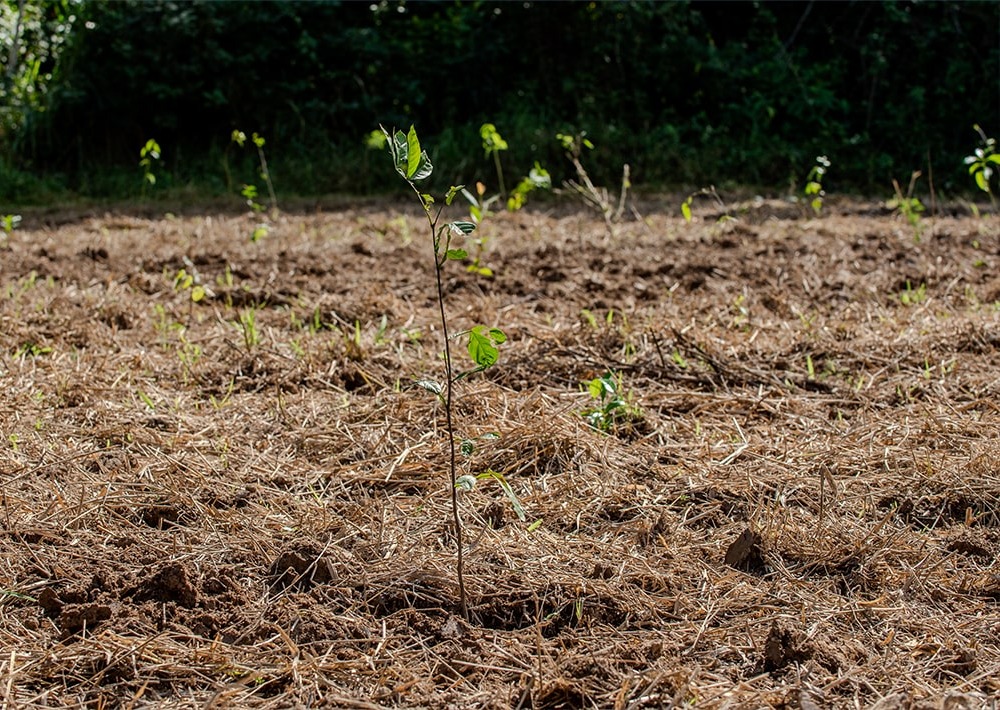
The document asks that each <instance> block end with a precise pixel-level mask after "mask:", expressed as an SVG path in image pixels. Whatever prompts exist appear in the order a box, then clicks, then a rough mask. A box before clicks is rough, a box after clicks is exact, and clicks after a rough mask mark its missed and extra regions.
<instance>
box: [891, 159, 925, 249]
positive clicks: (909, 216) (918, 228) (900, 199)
mask: <svg viewBox="0 0 1000 710" xmlns="http://www.w3.org/2000/svg"><path fill="white" fill-rule="evenodd" d="M920 175H921V172H920V171H919V170H914V171H913V173H912V174H911V175H910V185H909V187H907V189H906V194H905V195H904V194H903V190H902V189H901V188H900V187H899V182H897V181H896V180H895V179H893V181H892V189H893V190H894V191H895V193H896V196H895V197H894V198H893V199H891V200H889V201H888V202H887V203H886V207H888V208H889V209H891V210H895V211H896V213H897V214H900V215H902V216H903V217H905V218H906V221H907V222H909V224H910V228H911V229H912V230H913V241H915V242H918V243H919V242H920V238H921V236H923V232H924V228H923V225H922V224H921V223H920V214H921V213H922V212H923V211H924V203H923V202H921V201H920V200H919V199H918V198H916V197H914V196H913V188H914V186H915V185H916V184H917V178H919V177H920Z"/></svg>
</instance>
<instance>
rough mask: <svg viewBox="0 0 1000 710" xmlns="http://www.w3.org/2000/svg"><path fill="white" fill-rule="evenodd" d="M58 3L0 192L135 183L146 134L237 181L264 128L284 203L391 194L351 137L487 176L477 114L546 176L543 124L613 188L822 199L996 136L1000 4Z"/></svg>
mask: <svg viewBox="0 0 1000 710" xmlns="http://www.w3.org/2000/svg"><path fill="white" fill-rule="evenodd" d="M3 2H6V4H7V6H8V7H7V13H8V15H9V14H10V12H11V8H13V11H14V12H16V10H17V7H18V5H17V2H16V0H3ZM52 6H53V7H56V6H57V4H56V3H52ZM58 7H59V8H62V9H61V10H60V12H62V13H63V14H64V15H65V14H66V13H67V12H68V10H67V8H69V9H72V10H73V11H74V12H75V14H76V15H79V17H76V18H75V19H76V22H75V23H72V25H71V27H72V31H71V32H70V33H69V36H68V41H67V43H66V46H65V51H64V52H63V54H62V56H61V58H60V59H59V62H58V67H57V68H54V74H53V76H52V78H51V83H50V84H49V85H48V88H49V90H48V91H47V93H46V94H45V97H46V99H47V101H45V102H44V103H42V102H35V103H30V102H29V103H25V105H24V107H25V110H26V111H27V112H28V114H30V115H29V116H28V119H27V120H25V121H23V122H22V124H21V125H20V126H18V127H17V129H16V130H10V131H8V132H7V133H6V134H5V135H3V136H2V139H0V140H2V142H3V146H2V147H3V156H4V157H3V170H2V174H0V191H2V192H0V194H6V195H7V197H9V198H13V199H17V198H19V197H22V196H23V195H20V194H19V192H20V191H21V188H22V187H23V186H24V183H23V182H22V183H18V182H17V181H16V180H15V179H14V177H15V176H16V175H18V174H22V175H23V173H30V174H34V175H37V176H45V177H46V178H48V179H50V180H55V181H57V182H59V183H60V184H63V185H65V186H67V187H69V188H70V189H73V190H77V191H81V192H84V193H86V194H118V195H122V194H123V193H124V194H129V193H131V194H138V192H139V190H141V189H142V171H141V170H140V169H139V167H138V160H139V155H138V154H139V149H140V148H141V147H142V146H143V145H145V144H146V141H147V140H149V139H151V138H152V139H155V140H156V141H157V142H158V143H159V145H160V146H162V149H163V150H162V159H161V161H160V164H159V165H158V166H157V168H158V177H159V178H160V181H159V182H158V184H157V190H159V189H163V186H166V187H170V186H178V185H185V184H195V185H197V186H199V187H200V188H202V189H205V190H208V191H215V192H226V191H230V192H237V193H238V191H239V185H238V184H237V185H234V184H233V183H234V182H237V183H238V182H240V181H252V180H253V179H254V177H255V175H254V163H253V161H252V157H253V156H251V155H250V154H249V152H246V151H235V150H233V149H232V148H231V141H230V136H231V134H232V131H233V130H234V129H241V130H244V131H247V132H251V131H252V132H258V133H259V134H260V135H262V136H266V138H267V141H268V160H269V162H270V163H271V167H270V171H271V174H272V176H273V177H274V182H275V186H276V188H277V189H278V191H279V192H281V191H284V192H299V193H320V192H328V191H352V192H364V191H369V190H373V189H384V188H385V187H386V186H388V185H391V176H390V175H387V171H385V170H384V165H382V163H381V161H380V160H378V159H377V158H376V157H375V155H373V151H371V150H370V149H368V148H366V147H365V137H366V136H367V135H368V134H369V132H370V131H371V130H372V129H373V128H375V127H376V126H377V125H378V124H380V123H381V124H383V125H386V126H407V125H410V123H415V124H416V125H417V127H418V129H419V130H420V132H421V135H423V136H424V137H425V138H426V139H427V142H428V143H429V144H431V145H434V146H436V153H435V155H434V156H432V158H433V159H434V162H435V164H440V165H447V166H449V168H450V169H451V170H452V171H453V172H452V173H449V174H447V175H445V174H442V175H440V176H438V177H439V178H440V180H441V182H442V185H443V184H450V183H452V182H457V181H458V180H459V178H461V179H462V180H463V181H467V180H469V179H470V178H472V177H474V176H478V177H480V178H488V177H489V176H491V175H493V174H494V172H495V171H494V169H493V166H492V164H491V162H490V160H491V159H490V158H489V157H488V156H485V155H483V151H482V150H481V147H480V141H481V138H480V135H479V126H480V125H481V124H482V123H484V122H487V121H488V122H491V123H494V124H495V125H496V126H497V128H498V129H499V130H500V131H501V132H502V133H503V135H504V136H505V138H506V139H507V141H508V142H509V145H510V150H509V151H507V152H506V153H505V154H504V156H503V160H504V162H505V164H506V165H507V166H508V169H509V170H508V171H509V172H510V174H522V173H525V172H527V170H528V169H530V168H531V166H532V165H533V164H534V162H535V161H536V160H538V161H540V162H541V164H542V165H544V166H546V167H548V168H549V169H550V170H552V172H553V177H554V178H555V179H557V180H558V179H559V178H560V177H563V176H564V175H565V174H566V173H567V171H568V170H570V169H571V168H570V166H569V165H568V164H567V163H566V161H565V159H564V157H563V156H562V151H561V149H560V147H559V145H558V144H557V143H556V141H555V139H554V136H555V134H556V133H557V132H564V133H573V132H577V131H581V130H585V131H587V134H588V137H589V138H590V139H591V140H592V141H593V143H594V144H595V145H596V146H597V149H596V150H595V151H593V152H592V153H591V154H589V155H588V156H587V157H588V160H589V161H590V162H589V163H588V169H590V170H591V172H592V174H593V175H594V177H595V179H597V180H599V181H603V182H606V183H608V184H611V183H613V182H614V181H615V180H616V179H617V178H618V176H619V175H620V169H621V163H623V162H629V163H630V164H631V165H632V178H633V180H634V182H636V183H637V184H639V185H647V186H678V185H691V186H699V185H704V184H709V183H716V184H719V183H727V182H728V183H743V184H756V185H762V186H771V187H773V188H775V189H778V190H784V189H787V188H788V186H789V185H790V184H792V183H794V184H795V185H796V188H797V189H798V190H799V191H801V189H802V187H803V185H804V183H805V180H806V175H807V173H808V172H809V170H810V169H811V168H812V167H813V165H814V163H815V158H816V156H817V155H826V156H829V158H830V161H831V163H832V168H831V169H830V171H829V174H828V176H827V181H826V182H825V183H824V187H825V188H826V189H827V191H831V190H834V191H835V190H847V189H853V190H861V191H876V192H885V191H888V190H889V186H890V185H891V180H892V178H893V177H897V178H900V179H905V178H906V176H908V175H909V174H910V173H911V171H913V170H916V169H925V170H926V167H927V161H928V157H930V159H931V161H932V164H933V170H934V175H935V179H936V181H937V182H938V185H939V187H941V188H942V189H945V190H948V189H955V190H957V189H961V190H967V189H971V188H974V185H972V184H971V183H970V181H969V179H968V175H967V172H966V170H965V168H964V166H963V165H962V158H963V156H965V155H967V154H968V153H969V152H970V151H971V150H972V149H973V148H974V147H975V145H976V142H977V135H976V133H975V132H974V131H973V130H972V125H973V124H974V123H979V124H980V125H982V126H983V128H984V130H985V131H986V133H987V134H990V135H996V134H998V133H1000V84H998V82H1000V79H998V77H1000V3H958V2H947V3H945V2H941V3H937V2H927V3H912V2H885V3H869V2H855V3H820V2H816V3H780V4H778V3H775V4H769V3H698V2H695V3H690V4H688V3H640V2H634V3H617V2H616V3H571V4H567V3H555V2H553V3H497V2H483V3H410V4H403V3H398V2H386V1H385V0H383V1H381V2H378V0H376V2H375V3H374V4H371V5H369V4H368V3H343V4H340V3H333V2H273V3H271V2H263V3H250V2H239V3H230V2H226V3H218V2H184V3H177V2H168V1H165V0H145V1H142V2H139V1H137V0H129V1H127V2H114V3H105V2H96V1H84V2H80V3H69V4H67V3H65V2H64V3H62V4H58ZM50 14H52V15H53V16H54V15H55V14H56V13H54V12H53V13H50ZM62 24H63V26H64V29H65V27H68V26H69V25H67V23H62ZM4 31H5V32H6V31H7V30H4ZM53 31H54V28H53ZM8 46H9V42H8ZM8 52H9V49H6V50H5V51H4V52H2V54H3V55H4V56H3V57H2V59H0V60H2V61H5V62H6V61H7V56H6V55H7V53H8ZM7 66H9V64H5V69H6V67H7ZM470 156H471V158H470ZM479 158H481V162H477V163H476V164H475V165H472V164H470V163H469V161H470V160H477V161H478V159H479ZM223 161H225V167H223ZM435 187H439V186H437V185H435ZM24 189H27V188H26V187H25V188H24Z"/></svg>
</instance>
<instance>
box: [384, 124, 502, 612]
mask: <svg viewBox="0 0 1000 710" xmlns="http://www.w3.org/2000/svg"><path fill="white" fill-rule="evenodd" d="M382 132H383V133H384V134H385V137H386V143H387V145H388V149H389V155H390V157H391V158H392V164H393V167H394V168H395V169H396V172H397V173H399V176H400V177H402V178H403V180H404V181H405V182H406V184H407V185H409V186H410V189H412V190H413V192H414V194H415V195H416V196H417V199H418V200H419V202H420V206H421V207H423V209H424V216H425V217H426V218H427V227H428V230H429V233H430V243H431V247H432V250H433V258H434V277H435V283H436V300H437V305H438V313H439V315H440V322H441V337H442V340H443V343H444V369H445V373H444V374H445V381H444V384H443V385H442V384H441V383H440V382H437V381H435V380H429V379H428V380H420V381H418V382H417V383H416V384H417V386H419V387H422V388H423V389H425V390H427V391H429V392H432V393H433V394H434V395H435V396H437V398H438V399H439V400H440V402H441V403H442V405H443V406H444V412H445V430H446V435H447V438H448V449H449V457H448V473H449V477H450V480H451V486H450V490H451V513H452V520H453V523H454V526H455V540H456V546H457V549H458V560H457V565H456V573H457V577H458V591H459V606H460V609H461V613H462V616H463V617H464V618H465V619H468V618H469V607H468V601H467V597H466V592H465V572H464V569H465V567H464V564H465V563H464V559H465V558H464V549H463V546H464V543H463V539H462V518H461V514H460V510H459V505H458V491H459V487H460V484H459V476H458V463H457V460H456V457H457V453H458V447H457V446H456V440H455V421H454V418H455V417H454V411H453V403H454V389H455V384H456V383H457V382H458V381H459V380H461V379H464V378H466V377H468V376H469V375H471V374H473V373H476V372H481V371H482V370H485V369H486V368H488V367H491V366H493V365H495V364H496V362H497V359H498V358H499V351H498V349H497V346H499V345H501V344H502V343H504V342H505V341H506V340H507V336H506V335H505V334H504V332H503V331H502V330H500V329H499V328H487V327H486V326H484V325H477V326H474V327H473V328H471V329H470V330H468V331H465V332H464V333H461V334H459V335H464V336H466V337H467V343H468V344H467V351H468V354H469V357H470V358H471V359H472V363H473V367H471V368H470V369H467V370H464V371H461V372H455V369H454V363H453V361H452V355H451V336H450V335H449V327H448V317H447V313H446V311H445V298H444V279H443V273H444V268H445V266H446V265H447V263H448V262H449V261H461V260H464V259H465V258H467V257H468V252H467V251H466V250H465V249H464V248H461V247H460V246H454V247H453V246H452V243H453V240H455V239H464V238H465V237H466V236H467V235H469V234H471V233H472V232H473V231H475V229H476V225H475V224H474V223H473V222H466V221H455V222H447V223H445V224H441V215H442V213H443V211H444V208H445V207H447V206H449V205H451V203H452V201H453V200H454V199H455V196H456V195H458V193H459V192H460V191H461V189H462V186H461V185H459V186H452V187H450V188H449V189H448V192H447V193H446V194H445V197H444V200H443V204H441V205H440V206H438V207H436V208H435V204H436V201H435V199H434V197H432V196H431V195H429V194H427V193H424V192H421V191H420V189H419V188H418V187H417V185H416V183H417V182H418V181H420V180H424V179H426V178H428V177H430V175H431V173H432V172H433V170H434V166H433V165H432V164H431V160H430V158H429V157H428V155H427V151H426V150H424V149H423V148H422V147H421V145H420V140H419V138H418V137H417V131H416V129H415V128H414V127H413V126H410V130H409V132H408V133H403V132H402V131H393V132H391V133H390V132H389V131H387V130H385V128H382ZM498 480H499V479H498Z"/></svg>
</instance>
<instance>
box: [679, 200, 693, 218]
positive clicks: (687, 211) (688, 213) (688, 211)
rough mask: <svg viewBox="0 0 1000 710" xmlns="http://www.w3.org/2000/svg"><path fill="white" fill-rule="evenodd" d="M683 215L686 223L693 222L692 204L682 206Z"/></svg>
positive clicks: (686, 203)
mask: <svg viewBox="0 0 1000 710" xmlns="http://www.w3.org/2000/svg"><path fill="white" fill-rule="evenodd" d="M681 215H683V217H684V221H685V222H690V221H691V203H690V202H684V203H682V204H681Z"/></svg>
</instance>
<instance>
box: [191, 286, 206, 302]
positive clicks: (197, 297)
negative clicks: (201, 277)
mask: <svg viewBox="0 0 1000 710" xmlns="http://www.w3.org/2000/svg"><path fill="white" fill-rule="evenodd" d="M203 298H205V287H204V286H195V287H194V288H192V289H191V300H192V301H194V302H195V303H198V301H201V300H202V299H203Z"/></svg>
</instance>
